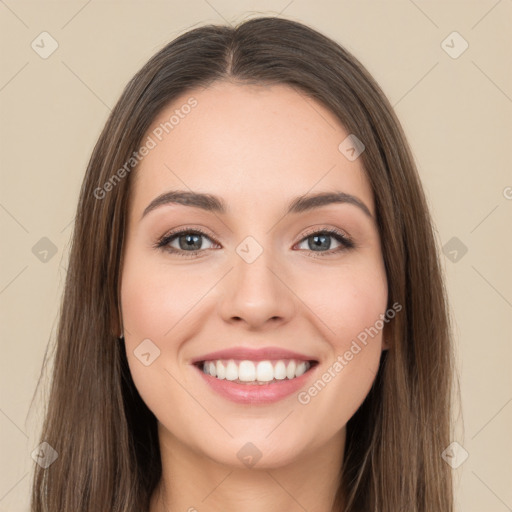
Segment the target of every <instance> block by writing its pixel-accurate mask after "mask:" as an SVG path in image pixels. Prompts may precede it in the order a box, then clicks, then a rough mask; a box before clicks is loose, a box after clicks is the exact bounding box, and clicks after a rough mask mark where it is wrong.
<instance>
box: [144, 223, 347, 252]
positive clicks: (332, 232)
mask: <svg viewBox="0 0 512 512" xmlns="http://www.w3.org/2000/svg"><path fill="white" fill-rule="evenodd" d="M185 233H187V234H194V235H201V236H204V237H206V238H209V239H210V240H211V241H212V242H213V240H212V238H211V237H210V236H209V235H208V234H207V233H205V232H204V231H202V230H201V229H199V228H183V229H180V230H179V231H172V232H171V233H167V234H165V235H164V236H162V237H161V238H159V239H158V240H157V241H156V243H155V244H154V246H153V247H154V248H155V249H161V250H163V251H166V252H169V253H171V254H176V255H177V256H180V257H183V258H190V257H194V256H196V255H197V254H198V253H200V252H205V251H206V250H207V249H201V250H198V251H183V250H180V249H175V248H174V247H169V245H168V244H169V243H170V242H171V241H172V240H173V239H175V238H177V237H178V236H179V235H182V234H185ZM312 235H329V236H332V237H333V238H335V239H336V240H337V241H338V242H339V243H341V247H338V248H336V249H330V250H328V251H319V252H317V251H311V250H310V251H309V252H311V253H313V254H312V255H311V257H312V258H323V257H324V256H329V255H332V254H334V253H338V252H341V251H346V250H347V249H353V248H355V247H356V244H355V243H354V241H353V240H352V239H351V238H349V237H348V236H347V235H345V234H344V233H342V232H341V231H339V230H337V229H335V228H329V229H320V230H312V231H309V232H306V233H304V235H303V237H302V238H301V239H300V240H299V242H298V243H301V242H303V241H304V240H306V239H307V238H309V237H310V236H312ZM301 250H303V249H301ZM315 253H316V254H315Z"/></svg>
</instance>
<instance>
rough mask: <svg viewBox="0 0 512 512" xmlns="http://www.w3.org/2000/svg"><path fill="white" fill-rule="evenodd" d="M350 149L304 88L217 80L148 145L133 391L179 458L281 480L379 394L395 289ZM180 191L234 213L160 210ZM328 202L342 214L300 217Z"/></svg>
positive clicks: (184, 207) (182, 207)
mask: <svg viewBox="0 0 512 512" xmlns="http://www.w3.org/2000/svg"><path fill="white" fill-rule="evenodd" d="M166 123H167V124H166ZM348 136H349V133H348V132H346V131H345V130H344V128H343V127H342V126H341V125H340V123H339V122H338V121H337V119H336V118H335V117H334V115H333V114H332V113H331V112H330V111H329V110H327V109H326V108H324V107H323V106H322V105H320V104H319V103H317V102H315V101H313V100H312V99H309V98H306V97H305V96H304V95H303V94H299V93H298V92H296V91H295V90H294V89H292V88H289V87H287V86H284V85H274V86H247V85H234V84H228V83H224V82H216V83H214V84H213V85H212V86H210V87H208V88H206V89H196V90H194V91H191V92H189V93H186V94H184V95H183V96H181V97H180V98H178V99H177V100H176V101H175V102H174V103H173V104H172V105H171V106H169V107H168V108H166V109H165V110H164V111H162V112H161V113H160V115H159V116H158V118H157V119H156V120H155V121H154V123H153V125H152V126H151V128H150V130H149V131H148V132H147V134H146V136H145V137H144V139H143V143H142V144H144V145H145V147H146V149H145V150H142V151H141V154H145V156H144V158H143V159H142V161H141V163H140V164H139V167H138V168H137V169H136V171H133V172H134V176H133V177H132V178H135V180H134V182H133V183H132V186H133V189H132V198H131V204H130V211H129V218H128V226H127V239H126V246H125V260H124V264H123V270H122V290H121V309H122V320H123V325H124V336H125V344H126V354H127V357H128V362H129V366H130V371H131V374H132V376H133V380H134V382H135V385H136V387H137V389H138V391H139V393H140V395H141V397H142V399H143V400H144V402H145V403H146V404H147V406H148V407H149V409H150V410H151V411H152V412H153V413H154V414H155V416H156V418H157V419H158V421H159V423H160V425H159V429H160V435H161V442H162V443H165V444H166V445H167V446H178V445H179V446H180V447H185V448H187V449H188V450H192V452H193V453H194V454H195V455H198V456H205V457H208V458H210V459H212V460H214V461H217V462H221V463H225V464H229V465H235V466H241V465H243V464H245V465H248V464H251V463H250V462H249V461H257V463H258V466H259V467H277V466H279V465H284V464H287V463H290V462H292V461H293V460H294V459H295V458H297V457H302V456H306V455H307V454H308V453H310V452H313V451H314V450H318V449H319V448H320V447H321V446H322V445H326V444H327V443H328V442H330V441H332V440H333V439H335V438H338V439H339V438H340V436H341V435H342V433H343V429H344V426H345V425H346V423H347V421H348V420H349V419H350V417H351V416H352V415H353V414H354V413H355V411H356V410H357V408H358V407H359V406H360V405H361V403H362V402H363V400H364V398H365V397H366V395H367V393H368V392H369V390H370V387H371V385H372V383H373V380H374V377H375V374H376V372H377V369H378V365H379V360H380V355H381V351H382V350H383V349H384V348H386V346H385V344H384V343H383V340H382V326H383V324H384V322H383V321H382V319H383V318H385V316H384V315H385V314H386V305H387V281H386V274H385V269H384V264H383V259H382V253H381V248H380V240H379V231H378V228H377V226H376V222H375V210H374V202H373V195H372V191H371V188H370V185H369V182H368V180H367V178H366V177H365V174H364V172H363V167H362V162H361V160H362V159H361V158H355V157H356V156H357V152H355V151H352V150H351V149H350V148H351V147H353V145H351V143H350V142H351V139H348V140H345V139H347V137H348ZM148 137H149V138H148ZM344 141H345V142H344ZM341 143H343V144H342V145H341V149H339V146H340V144H341ZM355 149H356V150H357V149H360V148H357V147H356V148H355ZM173 191H175V192H176V191H180V192H184V193H188V194H190V196H189V197H191V195H192V194H208V195H209V196H214V197H215V198H216V199H215V201H207V200H205V199H200V198H199V199H197V200H193V201H192V200H191V201H190V202H189V204H185V203H187V200H185V199H181V200H180V199H179V198H177V199H176V198H175V201H176V202H166V201H165V199H162V200H158V201H157V203H153V205H152V206H151V207H149V208H148V206H149V205H150V204H151V203H152V202H153V201H155V199H156V198H159V197H160V196H161V195H162V194H166V193H169V192H173ZM317 194H340V196H339V198H340V200H339V201H337V202H336V201H332V200H331V201H327V202H325V201H317V202H316V203H315V202H314V201H310V200H308V201H306V203H300V204H298V206H297V203H295V201H296V200H297V198H299V197H302V198H303V199H304V198H309V197H312V196H314V195H317ZM341 194H344V195H341ZM354 198H355V199H354ZM168 199H169V198H168ZM331 199H332V197H331ZM294 204H295V205H296V207H295V208H294V207H293V205H294ZM219 205H222V206H224V209H223V210H221V209H220V208H216V207H217V206H219ZM301 205H302V206H301ZM366 210H367V211H366ZM198 230H200V231H201V232H203V233H204V234H198V233H197V231H198ZM333 230H334V231H335V232H338V233H339V234H341V236H342V237H345V239H344V238H339V237H338V235H337V234H336V233H334V234H328V233H327V234H326V233H325V232H326V231H333ZM176 231H183V233H182V234H181V235H174V236H173V237H172V236H171V237H168V236H167V235H169V234H174V232H176ZM166 236H167V238H166ZM346 239H348V240H349V241H348V242H346V241H344V240H346ZM159 243H161V247H158V245H159ZM365 329H366V330H365ZM243 349H247V350H248V352H245V353H244V352H243ZM261 349H268V351H265V350H261ZM217 351H229V352H227V353H224V354H214V352H217ZM286 351H289V352H286ZM204 360H208V361H209V362H208V364H207V365H206V367H207V370H208V369H210V368H211V369H212V373H215V376H213V375H206V374H205V373H204V372H203V371H202V370H201V368H200V367H201V363H200V362H201V361H204ZM230 360H231V361H230ZM242 360H243V361H248V362H244V363H242V362H241V361H242ZM198 361H199V363H198ZM306 361H315V363H311V367H310V369H309V370H307V371H306V372H305V373H303V374H302V375H300V374H301V372H302V371H303V370H304V369H305V368H308V365H306V364H305V362H306ZM213 368H214V370H213ZM295 375H299V376H298V377H295ZM222 376H224V378H219V377H222ZM290 377H291V378H290ZM254 379H256V380H258V382H264V384H262V385H260V384H258V383H257V382H256V383H255V382H254ZM268 379H273V380H272V382H271V383H269V381H268ZM249 443H251V444H249ZM251 457H252V458H251ZM257 459H258V460H257Z"/></svg>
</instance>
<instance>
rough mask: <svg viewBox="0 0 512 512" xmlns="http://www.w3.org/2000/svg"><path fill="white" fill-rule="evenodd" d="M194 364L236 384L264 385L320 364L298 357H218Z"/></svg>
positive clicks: (303, 372)
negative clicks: (262, 358)
mask: <svg viewBox="0 0 512 512" xmlns="http://www.w3.org/2000/svg"><path fill="white" fill-rule="evenodd" d="M194 365H195V366H196V367H197V368H199V369H200V370H201V371H202V372H203V373H204V374H206V375H209V376H211V377H214V378H215V379H218V380H227V381H231V382H233V383H234V384H243V385H260V386H263V385H268V384H274V383H279V382H286V381H289V380H293V379H296V378H298V377H301V376H302V375H304V374H305V373H306V372H308V371H310V370H311V369H312V368H314V367H315V366H316V365H318V361H315V360H311V361H302V360H298V359H278V360H265V361H250V360H247V359H245V360H236V359H217V360H211V361H198V362H196V363H194Z"/></svg>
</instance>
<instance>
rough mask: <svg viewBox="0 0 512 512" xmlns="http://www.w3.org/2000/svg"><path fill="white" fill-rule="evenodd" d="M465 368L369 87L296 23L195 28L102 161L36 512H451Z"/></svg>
mask: <svg viewBox="0 0 512 512" xmlns="http://www.w3.org/2000/svg"><path fill="white" fill-rule="evenodd" d="M190 249H191V250H190ZM324 249H326V250H324ZM452 367H453V365H452V347H451V343H450V333H449V317H448V312H447V305H446V299H445V290H444V286H443V281H442V276H441V271H440V265H439V261H438V255H437V249H436V244H435V238H434V235H433V227H432V223H431V220H430V216H429V213H428V209H427V204H426V201H425V197H424V193H423V191H422V187H421V183H420V180H419V177H418V174H417V170H416V168H415V164H414V161H413V158H412V156H411V153H410V150H409V147H408V144H407V142H406V139H405V136H404V134H403V131H402V129H401V127H400V123H399V121H398V119H397V118H396V116H395V114H394V113H393V110H392V108H391V106H390V104H389V102H388V100H387V99H386V97H385V96H384V94H383V92H382V91H381V90H380V88H379V86H378V85H377V84H376V83H375V81H374V80H373V78H372V77H371V76H370V75H369V73H368V72H367V71H366V70H365V69H364V68H363V66H362V65H361V64H360V63H359V62H358V61H357V60H356V59H355V58H354V57H353V56H352V55H350V54H349V53H348V52H347V51H346V50H345V49H343V48H342V47H341V46H339V45H338V44H337V43H335V42H334V41H332V40H330V39H328V38H326V37H325V36H323V35H321V34H319V33H318V32H316V31H314V30H312V29H311V28H309V27H306V26H304V25H302V24H300V23H297V22H294V21H289V20H285V19H276V18H256V19H252V20H250V21H247V22H244V23H242V24H240V25H239V26H238V27H236V28H231V27H224V26H213V25H210V26H205V27H201V28H196V29H194V30H190V31H189V32H187V33H185V34H183V35H182V36H180V37H178V38H177V39H175V40H174V41H172V42H171V43H170V44H168V45H167V46H166V47H165V48H163V49H162V50H161V51H160V52H158V53H157V54H156V55H155V56H153V57H152V58H151V59H150V60H149V62H148V63H147V64H146V65H145V66H144V67H143V68H142V69H141V70H140V71H139V72H138V73H137V74H136V75H135V77H134V78H133V79H132V80H131V81H130V82H129V84H128V85H127V87H126V88H125V90H124V92H123V94H122V96H121V98H120V100H119V101H118V103H117V105H116V106H115V108H114V110H113V111H112V114H111V116H110V118H109V120H108V121H107V123H106V126H105V128H104V130H103V132H102V134H101V136H100V138H99V140H98V142H97V144H96V147H95V149H94V151H93V154H92V157H91V160H90V163H89V166H88V168H87V172H86V175H85V179H84V182H83V185H82V189H81V193H80V200H79V204H78V210H77V216H76V224H75V231H74V237H73V244H72V248H71V253H70V262H69V267H68V274H67V280H66V285H65V292H64V297H63V302H62V311H61V318H60V324H59V330H58V336H57V349H56V355H55V363H54V373H53V381H52V389H51V394H50V398H49V403H48V410H47V413H46V418H45V422H44V426H43V431H42V436H41V441H42V442H45V443H48V445H44V446H45V450H50V449H51V450H53V451H52V454H54V456H53V457H51V459H52V462H51V464H50V463H49V464H40V465H39V466H36V473H35V476H34V485H33V500H32V501H33V503H32V510H33V512H39V511H41V512H42V511H43V510H44V511H46V510H48V511H59V512H71V511H73V512H86V511H87V512H89V511H90V512H92V511H94V512H97V511H98V510H108V511H114V510H115V511H122V512H131V511H133V512H135V511H137V512H140V511H143V510H144V511H148V510H149V511H150V512H163V511H169V512H175V511H178V510H189V511H193V510H198V511H203V510H205V511H206V510H209V511H214V510H215V511H216V510H224V511H228V510H234V509H235V508H236V509H238V510H239V509H243V510H249V511H251V510H267V511H274V510H275V511H277V510H288V511H292V510H293V511H295V510H310V511H313V510H314V511H322V512H324V511H325V512H331V511H332V512H334V511H336V512H341V511H343V512H356V511H357V512H362V511H364V512H369V511H379V512H391V511H393V512H396V511H401V510H404V511H405V510H407V511H408V512H412V511H415V512H427V511H432V510H436V511H439V512H451V511H452V510H453V504H452V500H453V498H452V483H451V474H450V467H449V466H448V465H447V464H446V463H445V462H444V461H443V460H442V458H441V453H442V451H443V450H444V449H445V448H446V447H447V446H448V445H449V444H450V433H451V425H450V421H449V420H450V407H451V406H450V390H451V383H452ZM45 453H46V452H45ZM53 459H54V460H53ZM45 466H46V467H45Z"/></svg>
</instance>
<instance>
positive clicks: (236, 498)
mask: <svg viewBox="0 0 512 512" xmlns="http://www.w3.org/2000/svg"><path fill="white" fill-rule="evenodd" d="M345 434H346V429H345V428H343V429H342V430H341V431H340V432H338V433H337V434H336V435H335V436H334V437H333V438H331V439H330V440H329V441H328V442H327V443H325V444H323V445H322V446H317V447H314V448H312V449H311V450H310V451H303V452H302V454H301V455H300V456H299V457H297V458H295V459H293V460H292V461H291V462H289V463H287V464H286V465H278V464H274V465H268V466H263V465H261V467H259V466H260V465H259V464H256V465H255V466H253V467H251V468H247V467H240V466H239V465H236V466H235V465H233V466H230V465H226V464H220V463H218V462H216V461H214V460H212V459H211V458H209V457H207V456H205V455H204V454H202V453H199V452H197V451H193V450H191V449H190V448H189V447H188V446H186V445H184V444H183V443H181V442H179V441H178V440H177V439H176V438H175V437H174V436H172V435H171V434H170V433H169V432H168V431H166V430H165V429H164V428H163V427H162V425H161V424H159V437H160V451H161V457H162V478H161V480H160V482H159V485H158V486H157V488H156V490H155V492H154V493H153V495H152V498H151V506H150V512H177V511H187V512H197V511H201V512H203V511H204V512H207V511H212V512H213V511H217V510H222V511H223V512H235V511H236V512H238V511H240V510H244V511H245V512H261V511H262V510H264V511H265V512H282V511H283V510H286V511H289V512H304V511H305V510H307V511H308V512H333V510H332V506H333V500H334V496H335V495H336V492H337V489H338V486H339V482H340V480H339V478H340V470H341V465H342V462H343V450H344V446H345Z"/></svg>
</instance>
